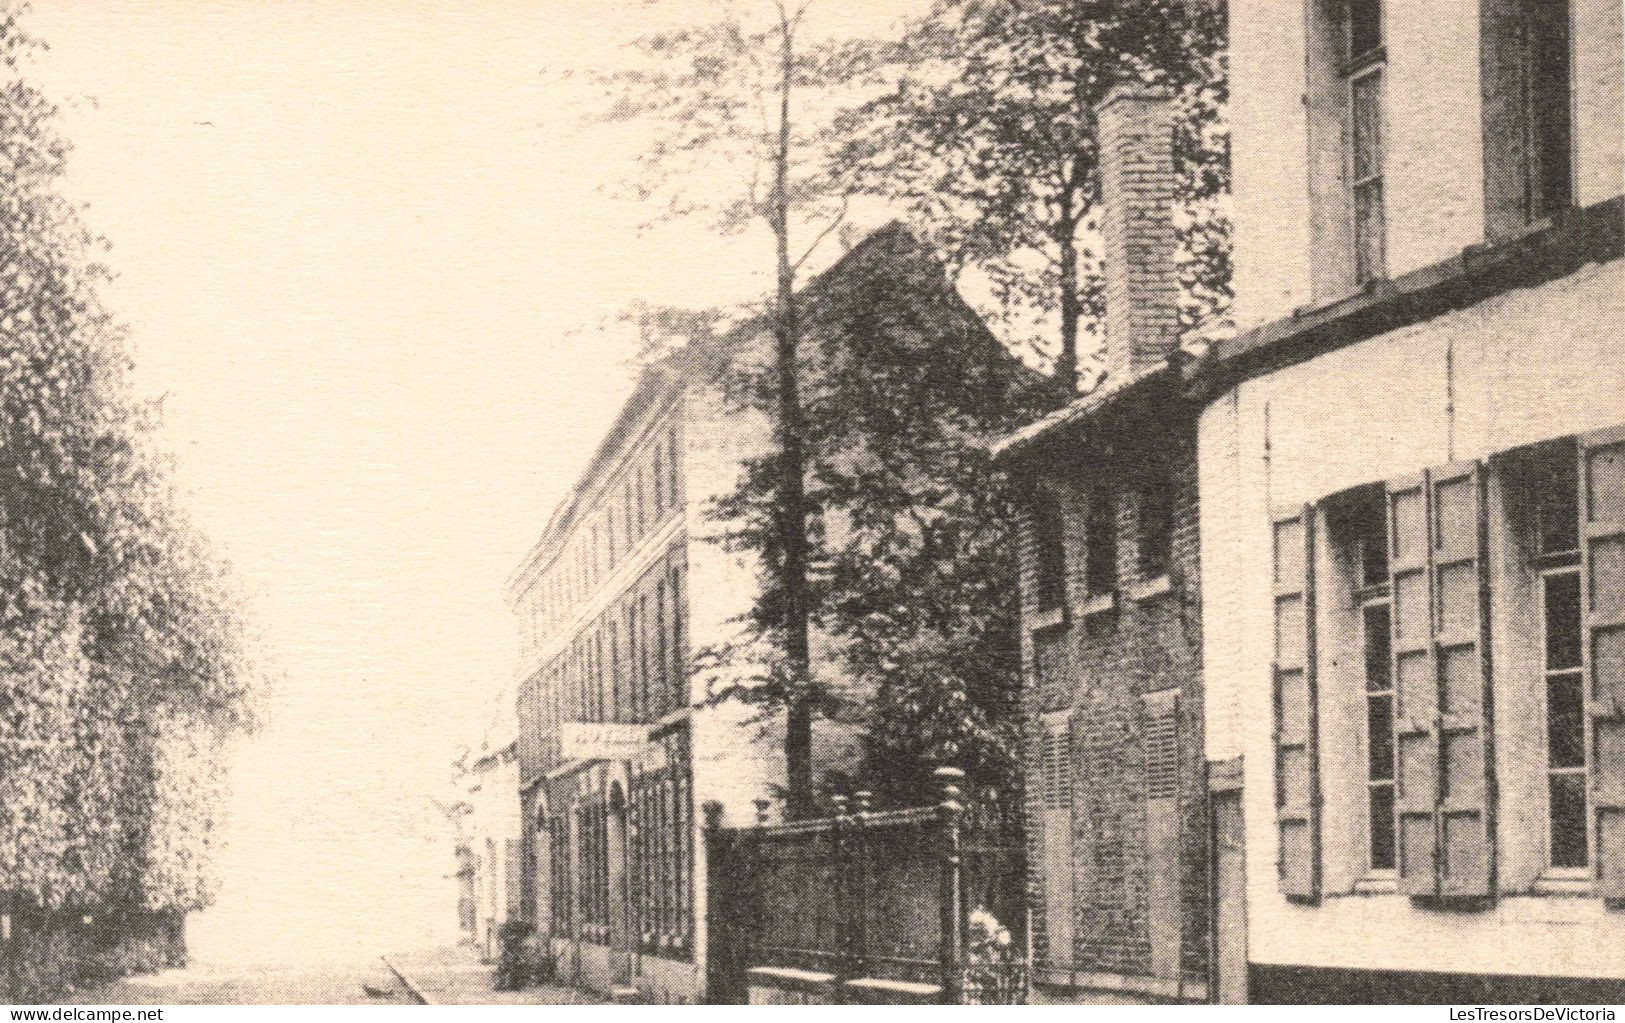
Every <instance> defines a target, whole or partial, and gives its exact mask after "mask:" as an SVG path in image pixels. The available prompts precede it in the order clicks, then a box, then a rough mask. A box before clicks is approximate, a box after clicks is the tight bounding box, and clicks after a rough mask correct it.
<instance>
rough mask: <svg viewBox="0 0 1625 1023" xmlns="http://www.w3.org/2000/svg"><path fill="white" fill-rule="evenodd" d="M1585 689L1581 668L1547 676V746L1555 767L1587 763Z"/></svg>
mask: <svg viewBox="0 0 1625 1023" xmlns="http://www.w3.org/2000/svg"><path fill="white" fill-rule="evenodd" d="M1584 714H1585V703H1584V689H1583V687H1582V685H1581V681H1580V673H1579V672H1577V671H1565V672H1562V673H1560V674H1556V675H1552V676H1550V677H1548V678H1547V680H1546V735H1547V739H1546V742H1547V750H1548V753H1549V755H1550V757H1551V763H1552V766H1553V767H1584V766H1585V762H1586V748H1585V717H1584Z"/></svg>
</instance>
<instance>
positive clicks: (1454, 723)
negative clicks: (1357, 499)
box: [1388, 463, 1495, 898]
mask: <svg viewBox="0 0 1625 1023" xmlns="http://www.w3.org/2000/svg"><path fill="white" fill-rule="evenodd" d="M1388 524H1389V544H1390V551H1389V555H1390V556H1389V563H1390V566H1391V569H1390V571H1391V572H1392V579H1391V586H1392V593H1393V629H1394V636H1393V652H1394V653H1393V656H1394V666H1393V670H1394V683H1395V692H1396V697H1397V707H1396V710H1395V715H1394V733H1395V734H1394V738H1395V744H1396V749H1397V751H1398V760H1399V778H1398V784H1399V791H1398V800H1397V801H1398V804H1399V812H1398V818H1399V878H1400V889H1401V890H1402V891H1404V892H1405V893H1406V894H1409V895H1417V896H1430V897H1435V896H1436V897H1445V898H1483V897H1486V896H1489V895H1491V894H1492V893H1493V891H1494V875H1495V855H1494V821H1493V819H1492V814H1491V801H1490V794H1491V793H1492V792H1493V791H1494V776H1493V763H1494V758H1493V755H1492V753H1491V750H1492V734H1491V730H1490V720H1491V716H1490V715H1491V709H1492V707H1491V696H1490V675H1491V673H1490V661H1489V656H1490V654H1489V651H1490V645H1489V642H1488V639H1487V633H1488V629H1489V607H1488V603H1489V578H1488V562H1487V559H1486V558H1485V556H1484V549H1485V544H1486V538H1487V533H1488V522H1487V519H1486V517H1485V505H1484V479H1483V473H1482V471H1481V469H1480V467H1479V466H1478V465H1477V464H1476V463H1467V464H1460V465H1452V466H1446V467H1444V468H1440V469H1434V470H1430V471H1428V472H1426V473H1424V474H1423V475H1422V476H1420V477H1413V478H1410V479H1406V480H1399V481H1395V482H1393V483H1390V484H1389V486H1388Z"/></svg>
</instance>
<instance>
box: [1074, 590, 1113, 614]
mask: <svg viewBox="0 0 1625 1023" xmlns="http://www.w3.org/2000/svg"><path fill="white" fill-rule="evenodd" d="M1115 610H1117V591H1116V590H1108V591H1107V592H1105V593H1097V594H1095V595H1094V596H1092V597H1090V598H1089V599H1088V600H1086V601H1084V602H1083V606H1082V607H1081V608H1079V609H1078V613H1079V614H1080V615H1082V616H1083V617H1084V618H1092V617H1094V616H1095V615H1099V614H1105V613H1106V612H1107V611H1115Z"/></svg>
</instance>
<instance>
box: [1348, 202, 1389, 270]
mask: <svg viewBox="0 0 1625 1023" xmlns="http://www.w3.org/2000/svg"><path fill="white" fill-rule="evenodd" d="M1383 231H1384V227H1383V213H1382V179H1381V178H1377V179H1375V180H1372V181H1368V182H1366V183H1365V184H1363V185H1358V186H1356V187H1355V189H1354V264H1355V265H1354V270H1355V274H1356V275H1357V277H1358V279H1359V281H1360V283H1362V284H1364V283H1365V282H1367V281H1374V280H1377V279H1378V278H1380V277H1382V276H1383V275H1384V274H1385V273H1386V272H1387V270H1386V269H1385V266H1386V264H1385V262H1384V255H1383Z"/></svg>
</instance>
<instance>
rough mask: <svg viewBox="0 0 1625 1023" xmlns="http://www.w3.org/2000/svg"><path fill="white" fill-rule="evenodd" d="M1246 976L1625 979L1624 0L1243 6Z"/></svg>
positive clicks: (1222, 556)
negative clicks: (1624, 555) (1621, 331)
mask: <svg viewBox="0 0 1625 1023" xmlns="http://www.w3.org/2000/svg"><path fill="white" fill-rule="evenodd" d="M1230 25H1231V34H1232V55H1231V61H1230V67H1231V69H1232V72H1233V81H1232V85H1231V123H1232V131H1233V153H1234V171H1235V193H1236V194H1235V220H1236V252H1235V288H1236V313H1237V321H1238V326H1239V327H1240V333H1239V335H1238V336H1237V337H1236V338H1235V339H1234V340H1232V341H1228V342H1225V343H1222V344H1220V345H1219V346H1217V348H1216V349H1215V351H1214V352H1213V353H1212V357H1211V358H1210V359H1209V360H1208V361H1207V362H1206V363H1205V364H1204V365H1202V366H1201V367H1199V368H1198V369H1197V371H1196V372H1195V373H1193V374H1192V377H1193V380H1194V382H1195V384H1196V388H1197V394H1198V397H1199V400H1200V401H1201V402H1202V403H1203V406H1204V407H1203V411H1202V413H1201V418H1200V430H1199V438H1200V440H1199V451H1200V464H1201V479H1200V494H1201V504H1202V508H1203V515H1202V522H1201V529H1202V544H1201V548H1202V578H1203V580H1204V583H1205V591H1204V594H1203V628H1204V637H1203V644H1202V645H1203V651H1204V657H1205V665H1204V674H1205V677H1206V680H1207V696H1208V704H1207V750H1208V756H1209V757H1210V758H1212V759H1213V760H1214V761H1215V763H1216V764H1220V765H1223V770H1222V771H1221V772H1216V775H1217V774H1221V773H1222V774H1223V775H1225V776H1226V777H1228V778H1229V779H1230V781H1229V783H1228V784H1229V790H1230V794H1228V795H1227V796H1226V797H1225V800H1224V801H1220V800H1219V799H1218V798H1217V797H1216V799H1215V802H1214V804H1213V813H1214V816H1215V820H1216V826H1215V832H1216V835H1217V836H1218V840H1217V841H1216V843H1215V845H1216V848H1217V849H1218V851H1219V862H1218V863H1217V865H1216V870H1217V872H1218V874H1219V876H1220V878H1221V883H1220V884H1219V885H1218V886H1217V890H1218V892H1219V900H1218V908H1217V913H1218V917H1219V919H1218V926H1217V928H1216V931H1215V933H1216V934H1218V935H1219V943H1218V952H1217V956H1218V959H1219V970H1218V973H1219V975H1220V977H1221V978H1223V984H1222V985H1221V987H1222V990H1221V995H1222V996H1223V997H1224V998H1225V999H1226V1000H1230V999H1236V998H1240V997H1242V996H1243V995H1244V994H1245V986H1246V984H1247V982H1248V981H1249V980H1250V982H1251V985H1252V990H1251V996H1252V998H1253V999H1254V1000H1263V1001H1271V1000H1283V999H1285V1000H1331V1001H1446V1000H1473V1001H1479V1002H1483V1001H1492V1002H1493V1001H1517V1002H1529V1001H1535V1002H1541V1001H1587V1002H1595V1001H1618V1000H1620V999H1621V998H1622V997H1625V955H1621V953H1620V950H1621V948H1625V669H1622V667H1621V665H1622V664H1625V640H1622V638H1621V637H1622V636H1625V627H1622V625H1621V623H1622V621H1625V572H1622V570H1621V568H1620V565H1621V564H1622V556H1621V553H1620V552H1621V550H1622V548H1625V541H1622V537H1625V525H1621V523H1622V522H1625V468H1622V467H1625V441H1622V433H1621V431H1620V429H1619V424H1620V423H1622V422H1625V398H1622V395H1625V355H1622V353H1621V349H1620V345H1619V326H1620V324H1621V323H1622V322H1625V261H1622V260H1621V228H1622V220H1625V214H1622V206H1621V199H1620V194H1621V191H1622V170H1621V168H1622V165H1625V142H1622V132H1621V122H1620V116H1621V107H1622V96H1625V76H1622V71H1621V54H1622V50H1625V46H1622V30H1621V13H1620V5H1619V4H1618V3H1617V2H1615V0H1480V2H1475V3H1449V4H1442V3H1436V2H1432V0H1310V2H1309V3H1307V4H1304V5H1293V6H1292V7H1291V8H1290V9H1287V8H1286V7H1284V6H1283V5H1281V4H1278V3H1274V2H1271V0H1234V2H1233V3H1232V4H1231V10H1230Z"/></svg>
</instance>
